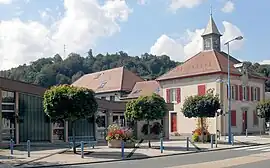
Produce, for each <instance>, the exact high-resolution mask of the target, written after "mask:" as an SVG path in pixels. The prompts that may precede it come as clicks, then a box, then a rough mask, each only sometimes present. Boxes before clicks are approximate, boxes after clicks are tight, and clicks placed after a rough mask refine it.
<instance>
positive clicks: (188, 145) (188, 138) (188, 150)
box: [187, 137, 189, 151]
mask: <svg viewBox="0 0 270 168" xmlns="http://www.w3.org/2000/svg"><path fill="white" fill-rule="evenodd" d="M187 151H189V137H187Z"/></svg>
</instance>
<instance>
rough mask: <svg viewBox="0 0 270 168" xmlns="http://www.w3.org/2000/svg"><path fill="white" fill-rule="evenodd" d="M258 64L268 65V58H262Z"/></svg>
mask: <svg viewBox="0 0 270 168" xmlns="http://www.w3.org/2000/svg"><path fill="white" fill-rule="evenodd" d="M259 64H261V65H270V60H263V61H262V62H260V63H259Z"/></svg>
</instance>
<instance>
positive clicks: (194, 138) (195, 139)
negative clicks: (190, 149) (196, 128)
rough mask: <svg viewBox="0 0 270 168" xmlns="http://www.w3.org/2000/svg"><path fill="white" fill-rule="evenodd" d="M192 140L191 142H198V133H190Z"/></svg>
mask: <svg viewBox="0 0 270 168" xmlns="http://www.w3.org/2000/svg"><path fill="white" fill-rule="evenodd" d="M192 141H193V142H199V141H200V135H199V134H198V133H194V134H193V135H192Z"/></svg>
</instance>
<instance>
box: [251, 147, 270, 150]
mask: <svg viewBox="0 0 270 168" xmlns="http://www.w3.org/2000/svg"><path fill="white" fill-rule="evenodd" d="M269 148H270V146H265V147H260V148H253V149H248V150H249V151H255V150H262V149H269Z"/></svg>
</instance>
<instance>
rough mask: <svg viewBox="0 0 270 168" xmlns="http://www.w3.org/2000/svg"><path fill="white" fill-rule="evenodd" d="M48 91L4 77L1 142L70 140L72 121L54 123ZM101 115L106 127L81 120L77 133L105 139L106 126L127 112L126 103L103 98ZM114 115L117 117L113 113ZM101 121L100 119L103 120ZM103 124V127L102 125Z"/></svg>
mask: <svg viewBox="0 0 270 168" xmlns="http://www.w3.org/2000/svg"><path fill="white" fill-rule="evenodd" d="M45 91H46V89H45V88H42V87H40V86H37V85H32V84H27V83H24V82H19V81H14V80H10V79H6V78H2V77H0V105H1V106H0V142H2V143H5V142H6V143H8V142H9V141H10V139H13V140H14V142H15V143H16V144H19V143H20V142H26V141H27V140H31V141H32V142H37V141H38V142H45V141H47V142H67V141H68V136H71V134H72V132H71V124H70V123H68V122H64V121H63V122H58V123H51V121H50V119H49V117H47V116H46V114H45V113H44V111H43V104H42V102H43V94H44V92H45ZM97 101H98V105H99V110H98V113H97V115H99V114H102V115H101V117H103V119H104V120H102V121H103V122H104V123H103V125H104V129H102V132H100V131H101V129H100V126H99V125H97V124H96V122H95V120H93V121H88V120H80V121H77V122H76V123H75V132H76V135H77V136H95V137H96V139H97V140H102V139H103V140H104V133H105V129H106V127H107V126H108V125H109V124H110V123H112V121H111V120H113V119H114V120H115V115H113V114H116V113H121V114H124V111H125V103H124V102H113V101H107V100H99V99H97ZM113 116H114V117H113ZM99 124H100V123H99ZM102 128H103V127H102Z"/></svg>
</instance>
